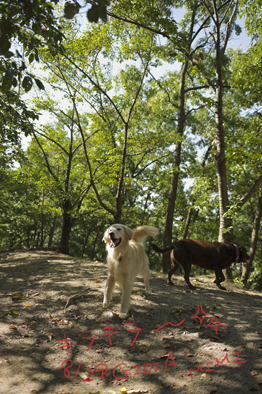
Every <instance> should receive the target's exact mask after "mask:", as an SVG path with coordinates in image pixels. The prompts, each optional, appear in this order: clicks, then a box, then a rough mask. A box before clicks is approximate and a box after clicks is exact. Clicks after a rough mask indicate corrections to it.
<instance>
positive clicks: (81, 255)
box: [80, 226, 93, 257]
mask: <svg viewBox="0 0 262 394" xmlns="http://www.w3.org/2000/svg"><path fill="white" fill-rule="evenodd" d="M92 230H93V227H92V226H91V227H90V229H89V230H88V232H87V233H86V237H85V240H84V243H83V246H82V251H81V254H80V257H83V256H84V253H85V250H86V245H87V242H88V238H89V235H90V234H91V232H92Z"/></svg>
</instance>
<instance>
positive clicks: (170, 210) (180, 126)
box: [163, 61, 188, 272]
mask: <svg viewBox="0 0 262 394" xmlns="http://www.w3.org/2000/svg"><path fill="white" fill-rule="evenodd" d="M187 67H188V62H187V61H186V62H185V63H184V64H183V66H182V68H181V73H180V85H179V104H178V122H177V135H178V136H181V138H179V141H177V143H176V151H175V158H174V164H173V175H172V180H171V188H170V193H169V198H168V206H167V214H166V223H165V231H164V246H167V245H170V244H171V243H172V238H173V237H172V231H173V219H174V209H175V202H176V196H177V187H178V179H179V169H180V162H181V146H182V142H181V140H182V136H183V132H184V123H185V108H184V107H185V79H186V71H187ZM170 267H171V262H170V256H169V253H164V254H163V272H168V271H169V270H170Z"/></svg>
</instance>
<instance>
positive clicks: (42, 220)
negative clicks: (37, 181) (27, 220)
mask: <svg viewBox="0 0 262 394" xmlns="http://www.w3.org/2000/svg"><path fill="white" fill-rule="evenodd" d="M44 204H45V194H44V190H43V191H42V207H41V229H40V244H39V248H41V249H42V248H43V247H44Z"/></svg>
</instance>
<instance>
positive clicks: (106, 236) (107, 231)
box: [103, 229, 110, 243]
mask: <svg viewBox="0 0 262 394" xmlns="http://www.w3.org/2000/svg"><path fill="white" fill-rule="evenodd" d="M108 233H109V229H107V230H106V232H105V234H104V236H103V241H104V242H105V243H109V242H110V240H109V236H108Z"/></svg>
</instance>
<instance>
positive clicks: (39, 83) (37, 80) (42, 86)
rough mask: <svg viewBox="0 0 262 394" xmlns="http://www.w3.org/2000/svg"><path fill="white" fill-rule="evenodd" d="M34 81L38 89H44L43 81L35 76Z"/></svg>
mask: <svg viewBox="0 0 262 394" xmlns="http://www.w3.org/2000/svg"><path fill="white" fill-rule="evenodd" d="M35 83H36V85H37V87H38V88H39V89H40V90H45V87H44V85H43V83H42V82H41V81H40V79H37V78H35Z"/></svg>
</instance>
